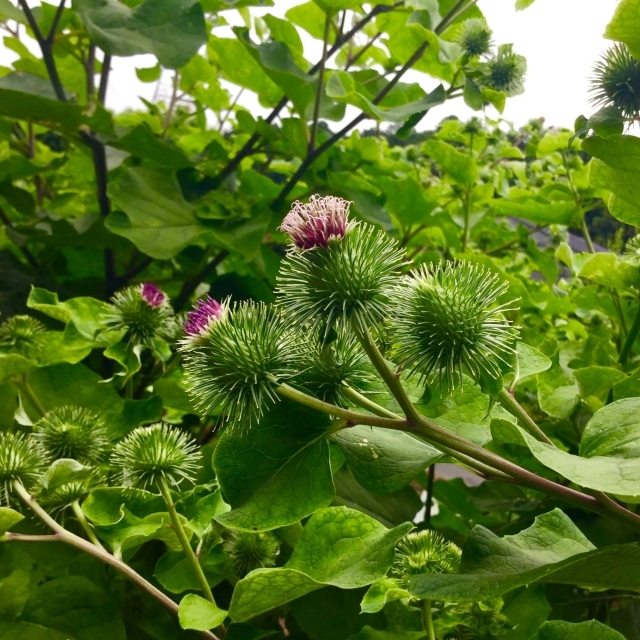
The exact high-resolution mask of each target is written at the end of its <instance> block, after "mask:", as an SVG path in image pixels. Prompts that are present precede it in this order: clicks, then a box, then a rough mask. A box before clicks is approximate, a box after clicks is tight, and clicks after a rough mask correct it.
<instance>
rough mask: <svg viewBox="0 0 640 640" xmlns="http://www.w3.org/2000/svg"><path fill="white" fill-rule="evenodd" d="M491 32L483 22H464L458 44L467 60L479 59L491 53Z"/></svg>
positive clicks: (476, 20) (474, 19) (475, 19)
mask: <svg viewBox="0 0 640 640" xmlns="http://www.w3.org/2000/svg"><path fill="white" fill-rule="evenodd" d="M491 36H492V31H491V29H489V27H488V26H487V23H486V22H485V21H484V20H480V19H478V18H472V19H471V20H466V21H465V22H464V24H463V25H462V30H461V32H460V35H459V36H458V40H457V42H458V44H459V45H460V46H461V47H462V49H463V51H464V52H465V54H466V55H467V56H468V57H469V58H479V57H480V56H483V55H485V54H487V53H489V51H491V46H492V42H491Z"/></svg>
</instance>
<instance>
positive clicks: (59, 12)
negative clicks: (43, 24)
mask: <svg viewBox="0 0 640 640" xmlns="http://www.w3.org/2000/svg"><path fill="white" fill-rule="evenodd" d="M65 2H66V0H62V1H61V2H60V4H59V5H58V9H57V11H56V15H55V16H54V17H53V22H52V23H51V29H49V34H48V35H47V42H48V43H49V44H53V39H54V38H55V36H56V30H57V29H58V25H59V24H60V18H62V13H63V12H64V4H65Z"/></svg>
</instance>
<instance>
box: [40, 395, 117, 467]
mask: <svg viewBox="0 0 640 640" xmlns="http://www.w3.org/2000/svg"><path fill="white" fill-rule="evenodd" d="M33 435H34V437H35V438H36V439H37V440H39V441H40V443H41V444H42V446H43V447H44V449H45V451H46V452H47V453H48V454H49V456H50V457H51V458H52V459H53V460H58V459H60V458H73V459H74V460H77V461H78V462H82V463H83V464H89V465H91V464H97V463H98V462H99V461H100V460H101V458H102V456H103V455H104V452H105V449H106V448H107V445H108V444H109V440H108V439H107V432H106V429H105V426H104V423H103V422H102V420H100V418H99V417H98V416H97V415H95V414H94V413H92V412H91V411H90V410H89V409H86V408H83V407H74V406H64V407H56V408H55V409H52V410H51V411H47V413H46V414H45V415H44V416H43V417H42V418H40V420H38V422H36V424H35V425H34V426H33Z"/></svg>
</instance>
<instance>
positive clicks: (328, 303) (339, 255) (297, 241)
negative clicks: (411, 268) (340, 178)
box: [278, 196, 404, 340]
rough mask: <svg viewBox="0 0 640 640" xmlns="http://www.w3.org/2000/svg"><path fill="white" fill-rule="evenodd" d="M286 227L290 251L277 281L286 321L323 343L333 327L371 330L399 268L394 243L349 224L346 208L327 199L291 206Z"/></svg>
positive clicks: (385, 305)
mask: <svg viewBox="0 0 640 640" xmlns="http://www.w3.org/2000/svg"><path fill="white" fill-rule="evenodd" d="M287 221H288V222H287ZM285 224H286V230H287V231H288V232H289V235H290V237H291V240H292V242H293V245H294V246H293V247H292V248H291V249H290V250H289V251H288V253H287V257H286V258H285V259H284V260H283V262H282V267H281V269H280V276H279V278H278V292H279V293H280V305H281V306H282V307H283V309H284V311H285V314H286V315H287V318H290V319H291V320H292V321H293V322H294V323H295V324H297V325H298V327H300V328H302V327H305V331H307V330H310V331H316V330H318V331H320V334H321V336H322V339H323V340H324V339H326V337H327V336H328V334H329V332H330V331H331V329H332V328H333V326H334V325H335V324H336V323H337V324H339V325H340V326H342V327H346V326H348V325H349V324H350V323H351V322H355V323H356V325H358V326H359V327H361V328H364V327H374V328H375V327H376V326H377V325H378V324H379V323H380V322H381V320H382V319H383V318H384V317H385V315H386V312H387V309H388V298H387V292H388V289H389V288H390V287H391V285H392V284H393V282H394V280H395V276H396V274H397V272H398V270H399V268H400V266H401V265H402V264H403V257H404V254H403V252H402V251H401V250H400V248H399V247H398V245H397V243H396V241H395V240H393V239H392V238H390V237H389V236H388V235H386V234H385V233H384V232H383V231H379V230H376V229H375V228H374V227H372V226H371V225H368V224H364V223H355V222H350V221H349V219H348V203H346V202H345V201H344V200H341V199H340V198H334V197H332V196H326V197H324V198H319V197H314V198H312V200H311V202H310V203H308V204H307V205H300V204H299V203H296V204H295V205H294V208H293V210H292V211H291V213H289V215H288V216H287V218H285ZM285 224H283V228H285Z"/></svg>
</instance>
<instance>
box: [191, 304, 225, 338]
mask: <svg viewBox="0 0 640 640" xmlns="http://www.w3.org/2000/svg"><path fill="white" fill-rule="evenodd" d="M222 310H223V307H222V305H221V304H220V303H219V302H218V301H217V300H214V299H213V298H212V297H211V296H207V298H206V300H204V299H201V300H198V301H197V303H196V304H194V305H193V311H189V312H188V313H187V321H186V322H185V323H183V327H184V331H185V333H186V334H187V337H195V336H200V335H202V334H204V333H206V332H207V329H208V328H209V325H210V324H211V323H212V322H214V321H215V320H219V319H220V317H221V316H222Z"/></svg>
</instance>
